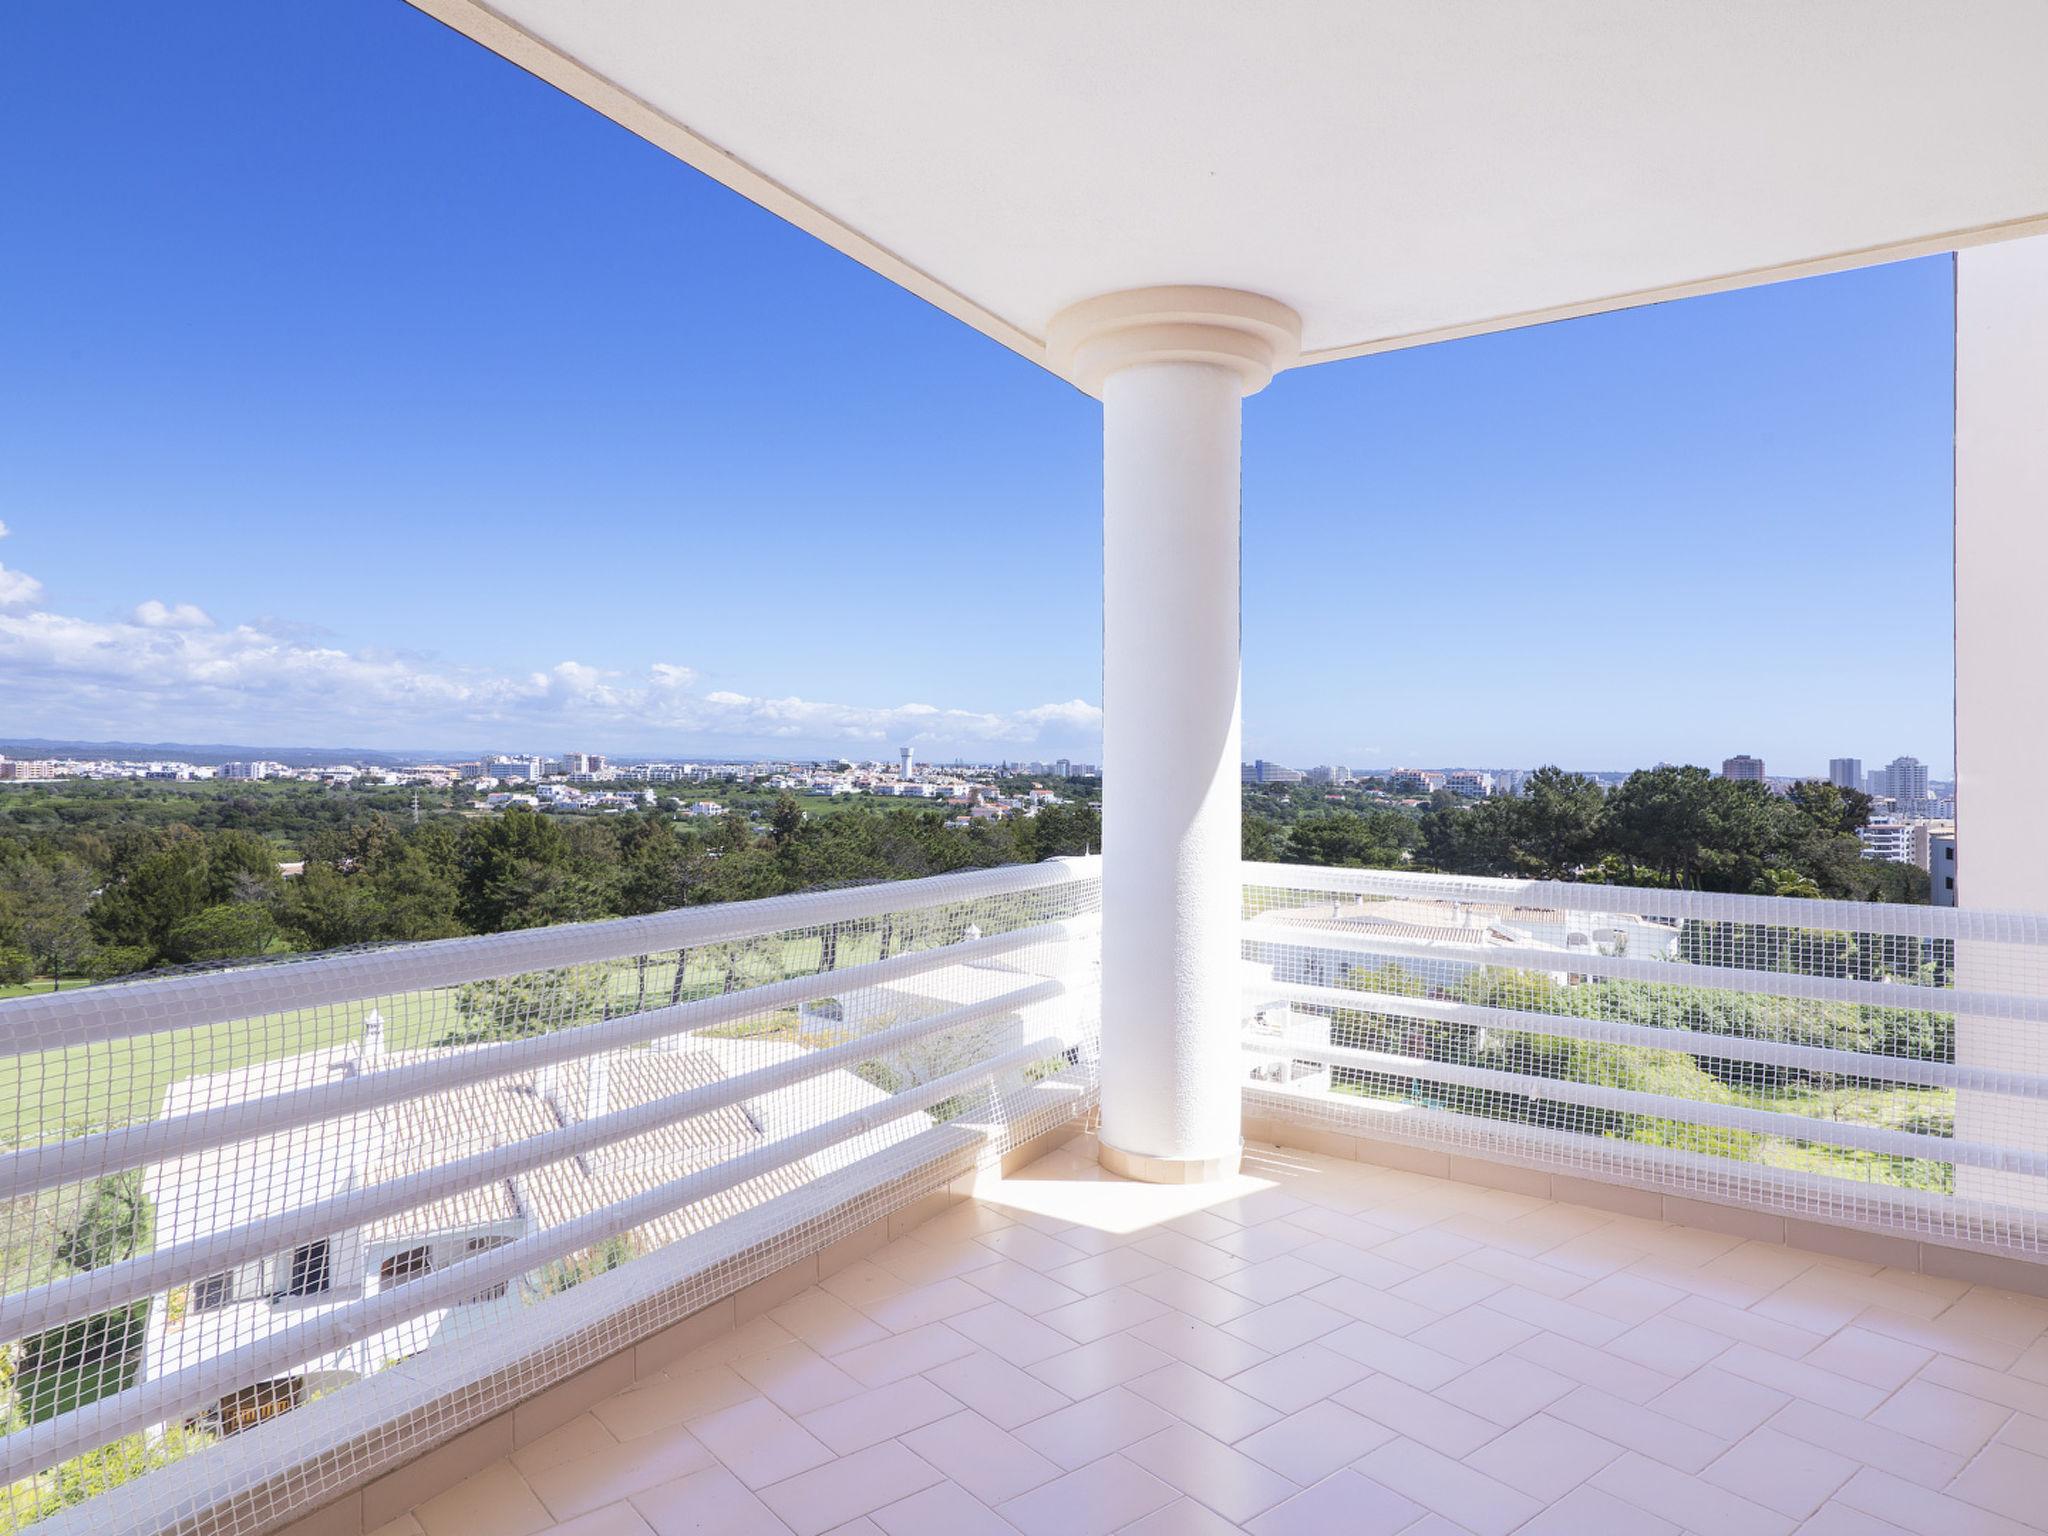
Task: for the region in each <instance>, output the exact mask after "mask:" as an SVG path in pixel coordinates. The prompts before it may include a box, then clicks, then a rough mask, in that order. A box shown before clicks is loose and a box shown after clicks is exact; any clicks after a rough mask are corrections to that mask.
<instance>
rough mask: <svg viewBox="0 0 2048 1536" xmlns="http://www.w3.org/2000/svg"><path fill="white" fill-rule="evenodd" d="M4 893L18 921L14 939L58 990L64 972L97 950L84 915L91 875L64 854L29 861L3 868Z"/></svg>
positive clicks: (1, 888)
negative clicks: (93, 950) (93, 944)
mask: <svg viewBox="0 0 2048 1536" xmlns="http://www.w3.org/2000/svg"><path fill="white" fill-rule="evenodd" d="M0 892H4V894H5V898H6V905H7V908H8V911H9V913H10V915H11V917H12V919H13V921H12V927H13V931H14V938H13V942H14V943H15V944H16V945H18V946H19V947H20V948H21V949H23V950H26V951H27V952H28V957H29V960H30V962H31V964H32V965H33V966H34V967H35V968H36V969H37V970H39V971H41V972H42V973H43V974H44V975H47V976H48V977H49V978H50V985H51V990H53V991H54V990H55V989H56V987H57V985H58V984H59V981H60V979H61V978H62V977H63V975H64V973H65V972H67V971H72V972H75V971H77V970H78V969H80V967H81V966H83V964H84V963H85V957H86V956H87V955H88V954H90V953H91V952H92V925H91V924H90V923H88V922H87V921H86V916H85V914H86V911H87V909H88V908H89V907H90V906H91V905H92V875H91V874H90V872H89V871H87V869H86V868H85V866H84V865H82V864H80V863H79V862H78V861H77V860H76V859H73V858H68V857H66V856H64V855H62V854H59V855H57V856H55V857H53V858H37V859H28V860H24V861H20V862H17V863H13V864H9V865H7V866H6V867H5V868H4V869H0ZM24 979H26V978H24Z"/></svg>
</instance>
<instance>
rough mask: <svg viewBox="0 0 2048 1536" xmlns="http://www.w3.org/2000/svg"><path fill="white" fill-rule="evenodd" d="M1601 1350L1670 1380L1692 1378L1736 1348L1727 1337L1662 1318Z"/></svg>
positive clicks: (1646, 1323) (1695, 1326) (1671, 1318)
mask: <svg viewBox="0 0 2048 1536" xmlns="http://www.w3.org/2000/svg"><path fill="white" fill-rule="evenodd" d="M1601 1347H1602V1348H1604V1349H1605V1350H1606V1351H1607V1352H1608V1353H1609V1354H1610V1355H1619V1356H1621V1358H1622V1359H1624V1360H1633V1361H1635V1363H1636V1364H1637V1365H1646V1366H1648V1367H1649V1368H1650V1369H1651V1370H1653V1371H1662V1372H1663V1373H1664V1374H1665V1375H1666V1376H1690V1375H1691V1374H1692V1373H1693V1372H1694V1371H1696V1370H1698V1369H1700V1367H1702V1366H1704V1365H1707V1364H1709V1363H1711V1362H1712V1361H1713V1359H1714V1357H1715V1356H1717V1355H1719V1354H1721V1353H1723V1352H1724V1351H1726V1350H1727V1349H1729V1348H1731V1347H1732V1346H1731V1345H1730V1344H1729V1342H1728V1340H1727V1338H1726V1336H1725V1335H1722V1334H1718V1333H1715V1332H1713V1331H1711V1330H1710V1329H1706V1328H1701V1327H1699V1326H1698V1325H1697V1324H1694V1323H1688V1322H1683V1321H1681V1320H1679V1319H1678V1318H1675V1317H1669V1316H1662V1317H1653V1318H1651V1319H1650V1320H1649V1321H1648V1322H1643V1323H1637V1324H1635V1325H1634V1326H1633V1327H1631V1328H1629V1329H1628V1331H1627V1332H1625V1333H1620V1334H1617V1335H1616V1336H1615V1337H1613V1338H1612V1339H1609V1340H1608V1341H1607V1343H1606V1344H1604V1345H1602V1346H1601Z"/></svg>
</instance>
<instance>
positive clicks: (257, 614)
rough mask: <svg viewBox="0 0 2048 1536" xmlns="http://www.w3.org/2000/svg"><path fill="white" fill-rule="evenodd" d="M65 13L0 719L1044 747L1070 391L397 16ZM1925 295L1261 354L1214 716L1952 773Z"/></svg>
mask: <svg viewBox="0 0 2048 1536" xmlns="http://www.w3.org/2000/svg"><path fill="white" fill-rule="evenodd" d="M115 10H116V12H117V13H118V14H111V15H110V14H108V13H106V12H104V11H100V12H95V13H94V16H93V18H92V20H91V21H90V22H88V21H86V20H85V19H84V18H83V17H82V16H81V15H80V14H79V13H78V12H77V11H76V10H75V9H73V8H70V7H63V6H57V5H41V6H17V7H9V8H7V9H6V10H5V11H4V12H0V131H4V133H5V135H6V142H8V143H9V144H10V145H13V146H16V149H17V153H14V154H12V155H10V156H7V157H5V159H4V161H0V199H4V203H0V206H5V207H6V208H7V209H8V213H9V224H10V226H11V234H10V238H9V239H7V240H6V241H4V242H0V522H4V524H5V525H6V528H7V530H8V532H7V537H6V538H5V540H4V542H0V563H4V569H0V735H6V736H29V735H40V736H65V737H90V738H103V737H120V738H130V739H134V738H143V739H178V740H202V741H238V742H249V743H266V744H267V743H275V744H279V745H284V744H320V745H327V744H351V745H364V746H388V747H403V746H444V747H457V746H463V747H468V746H478V747H488V746H499V745H504V746H514V745H521V746H525V745H530V746H532V747H534V748H535V749H562V748H566V747H571V746H586V745H587V746H589V747H593V748H596V749H599V750H611V751H613V752H616V753H630V752H637V751H646V752H661V753H665V754H702V755H707V756H709V755H716V756H725V755H734V754H740V753H747V752H753V751H761V750H771V751H780V752H791V753H796V752H802V753H809V752H813V751H817V752H825V751H846V752H852V753H856V754H867V753H880V752H883V751H885V750H888V749H891V748H893V746H894V744H895V743H896V742H897V741H899V740H914V741H916V742H918V743H919V745H920V748H921V750H922V752H923V753H924V754H925V755H927V756H931V755H941V756H950V755H953V754H954V753H956V752H957V753H964V754H966V755H968V756H972V757H988V756H1003V755H1007V756H1012V757H1018V756H1021V757H1039V756H1052V755H1073V756H1083V757H1087V756H1093V755H1094V753H1095V751H1096V750H1097V747H1096V742H1097V717H1096V716H1095V713H1094V708H1093V706H1094V705H1095V704H1096V703H1097V702H1098V701H1099V698H1100V619H1101V591H1100V588H1101V564H1100V562H1101V535H1100V489H1099V436H1098V433H1099V417H1098V413H1097V408H1096V407H1095V405H1094V404H1093V403H1092V402H1090V401H1088V400H1086V399H1084V398H1083V397H1082V396H1080V395H1079V394H1077V393H1075V392H1074V391H1073V390H1071V389H1069V388H1068V387H1067V386H1065V385H1064V384H1061V383H1060V382H1058V381H1056V380H1054V379H1052V378H1051V377H1049V376H1047V375H1045V374H1043V373H1041V372H1040V371H1039V370H1037V369H1036V368H1034V367H1032V366H1031V365H1029V364H1027V363H1024V362H1022V361H1020V360H1019V359H1017V358H1015V357H1014V356H1012V355H1010V354H1009V353H1007V352H1005V351H1004V350H1002V349H1001V348H999V347H997V346H996V345H995V344H993V343H991V342H989V341H986V340H984V339H983V338H981V337H980V336H978V335H976V334H975V333H973V332H971V331H969V330H967V329H966V328H964V327H962V326H960V325H959V324H957V323H956V322H954V321H951V320H949V319H947V318H945V317H944V316H942V315H940V314H938V313H937V312H935V311H933V310H931V309H929V308H927V307H926V306H924V305H923V304H921V303H919V302H918V301H917V300H915V299H912V298H910V297H908V296H906V295H904V294H902V293H901V292H899V291H897V290H896V289H894V288H892V287H891V286H890V285H888V284H887V283H885V282H883V281H882V280H881V279H879V278H877V277H875V276H873V275H872V274H870V273H868V272H866V271H865V270H864V269H862V268H860V267H858V266H856V265H854V264H853V263H851V262H849V261H847V260H845V259H844V258H842V257H840V256H837V255H835V254H834V253H832V252H830V251H828V250H827V249H825V248H824V247H823V246H821V245H818V244H817V243H815V242H813V241H811V240H809V239H808V238H806V237H804V236H802V235H800V234H798V233H796V232H795V231H793V230H791V229H789V228H787V227H786V226H784V225H782V224H780V223H779V222H777V221H776V220H774V219H772V218H770V217H769V216H768V215H766V214H764V213H762V212H760V211H759V210H757V209H755V208H753V207H752V206H751V205H749V204H747V203H745V202H743V201H742V200H740V199H739V198H737V197H735V196H733V195H732V194H731V193H729V192H726V191H725V190H723V189H722V188H719V187H717V186H715V185H713V184H711V183H709V182H707V181H705V180H704V179H702V178H701V177H699V176H697V175H696V174H695V173H694V172H692V171H690V170H688V169H687V168H686V167H684V166H682V165H680V164H678V163H676V162H674V161H672V160H670V159H669V158H667V157H666V156H664V155H662V154H661V153H660V152H658V151H656V150H654V149H652V148H651V147H649V146H647V145H645V144H643V143H641V142H640V141H638V140H636V139H634V138H632V137H631V136H630V135H628V134H626V133H625V132H623V131H622V130H620V129H618V128H616V127H614V126H612V125H611V124H610V123H608V122H605V121H604V120H602V119H600V118H598V117H597V116H596V115H594V114H592V113H590V112H589V111H587V110H586V109H584V108H581V107H579V106H577V105H576V104H574V103H572V102H570V101H569V100H567V99H566V98H564V97H562V96H559V95H557V94H556V93H554V92H553V91H551V90H549V89H548V88H546V87H544V86H541V85H540V84H538V83H537V82H535V81H533V80H531V79H529V78H528V77H526V76H525V75H523V74H521V73H520V72H518V71H517V70H515V69H513V68H511V67H510V66H508V65H505V64H504V63H503V62H502V61H500V60H498V59H496V58H494V57H492V56H490V55H488V54H486V53H484V52H483V51H482V50H480V49H478V48H476V47H475V46H474V45H473V44H470V43H468V42H466V41H465V40H463V39H461V38H458V37H456V36H455V35H453V34H451V33H449V32H447V31H445V30H444V29H442V28H441V27H440V26H438V25H437V24H435V23H433V22H431V21H429V20H427V19H426V18H424V17H422V16H420V15H419V14H417V13H415V12H413V11H412V10H410V9H409V8H408V7H406V6H403V5H400V4H396V3H385V4H377V5H348V4H343V3H340V0H328V3H320V4H307V5H303V6H301V5H292V6H276V5H258V4H253V3H226V0H222V3H215V4H209V5H207V6H203V7H199V8H196V9H195V8H185V7H168V6H157V5H147V4H142V3H139V0H133V3H127V4H123V5H119V6H117V7H116V8H115ZM1502 259H1504V260H1511V259H1513V257H1512V253H1511V252H1503V256H1502ZM1950 314H1951V296H1950V269H1949V264H1948V262H1947V261H1946V260H1945V259H1936V260H1929V261H1922V262H1915V263H1907V264H1903V265H1900V266H1896V267H1890V268H1884V269H1878V270H1873V271H1869V272H1863V273H1857V274H1850V275H1846V276H1841V277H1834V278H1827V279H1816V280H1811V281H1807V282H1802V283H1796V284H1788V285H1783V286H1780V287H1777V288H1771V289H1762V290H1755V291H1751V292H1747V293H1742V294H1733V295H1724V296H1719V297H1715V298H1709V299H1703V300H1695V301H1691V302H1688V303H1684V304H1674V305H1666V306H1661V307H1658V308H1654V309H1647V310H1641V311H1635V312H1631V313H1628V314H1622V315H1614V316H1605V317H1599V318H1594V319H1589V320H1582V321H1575V322H1571V323H1568V324H1562V325H1554V326H1547V327H1541V328H1537V329H1532V330H1529V331H1525V332H1520V333H1514V334H1509V335H1502V336H1494V337H1487V338H1478V339H1473V340H1469V341H1463V342H1456V343H1450V344H1446V345H1442V346H1437V347H1431V348H1425V349H1419V350H1416V351H1413V352H1407V353H1399V354H1392V355H1387V356H1382V357H1377V358H1367V359H1360V360H1356V361H1353V362H1348V363H1340V364H1334V365H1325V366H1322V367H1318V368H1314V369H1309V370H1304V371H1302V372H1299V373H1295V374H1289V375H1284V376H1282V377H1281V378H1280V379H1279V380H1277V381H1276V382H1275V383H1274V385H1273V386H1272V387H1271V388H1270V389H1269V390H1267V391H1266V392H1265V393H1264V394H1263V395H1261V396H1259V397H1257V398H1255V399H1254V400H1252V401H1251V402H1250V403H1249V405H1248V408H1247V420H1246V437H1245V444H1246V463H1245V542H1244V548H1245V569H1244V602H1245V612H1244V633H1245V645H1244V654H1245V682H1244V697H1245V742H1246V747H1247V750H1248V752H1251V753H1257V754H1260V755H1264V756H1267V757H1271V758H1274V759H1277V760H1280V761H1285V762H1297V763H1309V762H1318V761H1337V762H1345V763H1348V764H1352V765H1356V766H1363V765H1367V764H1385V763H1396V762H1398V763H1413V764H1444V763H1470V764H1490V765H1523V764H1533V763H1536V762H1541V761H1548V760H1558V761H1562V762H1565V763H1567V764H1571V765H1573V766H1581V767H1628V766H1634V765H1638V764H1644V763H1649V762H1654V761H1657V760H1659V759H1671V760H1690V761H1709V762H1714V763H1718V762H1719V760H1720V759H1721V758H1722V757H1724V756H1727V755H1729V754H1731V753H1734V752H1738V751H1749V752H1755V753H1759V754H1761V755H1762V756H1764V757H1765V759H1766V760H1767V762H1768V763H1769V764H1770V767H1771V769H1772V771H1774V772H1779V771H1799V770H1818V769H1822V768H1824V767H1825V765H1826V759H1827V758H1828V757H1829V756H1830V755H1836V754H1845V753H1846V754H1852V755H1857V756H1861V757H1864V758H1866V759H1869V760H1872V761H1882V760H1884V759H1888V758H1889V757H1891V756H1893V755H1895V754H1897V753H1900V752H1911V753H1914V754H1916V755H1918V756H1919V757H1921V758H1923V759H1925V760H1927V761H1928V762H1930V763H1932V764H1934V765H1936V767H1937V771H1940V772H1946V771H1947V769H1948V767H1949V765H1950V763H1951V762H1952V760H1953V745H1952V734H1953V733H1952V725H1951V717H1952V699H1953V684H1952V680H1951V667H1952V663H1951V657H1952V645H1951V638H1950V596H1949V549H1950V456H1949V433H1950V403H1949V402H1950V387H1951V337H1950Z"/></svg>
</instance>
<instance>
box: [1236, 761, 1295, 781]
mask: <svg viewBox="0 0 2048 1536" xmlns="http://www.w3.org/2000/svg"><path fill="white" fill-rule="evenodd" d="M1239 777H1240V778H1242V779H1243V780H1244V782H1245V783H1247V784H1299V783H1300V782H1301V781H1302V780H1303V779H1304V778H1306V777H1307V775H1306V774H1304V773H1303V772H1302V771H1301V770H1300V769H1299V768H1282V767H1281V766H1280V765H1279V764H1278V763H1269V762H1267V761H1266V760H1265V759H1264V758H1263V757H1262V758H1259V759H1257V760H1256V761H1253V762H1249V763H1241V764H1239Z"/></svg>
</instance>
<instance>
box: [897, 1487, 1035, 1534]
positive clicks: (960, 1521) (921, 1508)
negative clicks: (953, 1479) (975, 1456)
mask: <svg viewBox="0 0 2048 1536" xmlns="http://www.w3.org/2000/svg"><path fill="white" fill-rule="evenodd" d="M865 1518H866V1519H868V1520H869V1521H872V1522H873V1528H874V1529H876V1530H879V1531H881V1532H883V1533H884V1536H1016V1530H1017V1528H1016V1527H1015V1526H1014V1525H1012V1524H1010V1522H1009V1521H1007V1520H1005V1519H1004V1518H1003V1517H1002V1516H1001V1515H998V1514H997V1513H996V1512H995V1511H994V1510H992V1509H990V1508H989V1507H988V1506H987V1505H985V1504H983V1503H982V1502H981V1501H980V1500H979V1499H977V1498H975V1497H974V1495H972V1494H970V1493H969V1492H967V1490H966V1489H964V1488H962V1487H961V1486H960V1485H959V1484H958V1483H933V1484H932V1485H931V1487H929V1488H925V1489H921V1490H919V1491H918V1492H916V1493H913V1494H912V1495H911V1496H910V1497H909V1498H907V1499H898V1500H897V1501H896V1502H895V1503H894V1504H888V1505H885V1506H883V1507H882V1508H881V1509H878V1510H876V1511H875V1512H874V1513H873V1514H872V1515H868V1516H866V1517H865Z"/></svg>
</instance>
